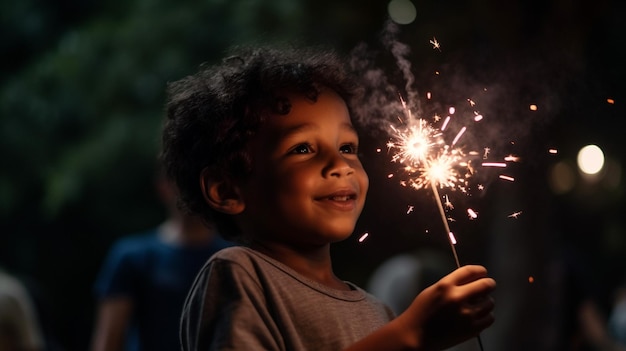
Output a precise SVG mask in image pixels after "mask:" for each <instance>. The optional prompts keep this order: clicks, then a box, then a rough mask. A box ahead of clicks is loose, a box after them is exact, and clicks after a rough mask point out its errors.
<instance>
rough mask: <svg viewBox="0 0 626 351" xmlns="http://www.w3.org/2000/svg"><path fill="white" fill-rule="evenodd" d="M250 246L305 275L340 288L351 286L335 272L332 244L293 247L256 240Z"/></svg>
mask: <svg viewBox="0 0 626 351" xmlns="http://www.w3.org/2000/svg"><path fill="white" fill-rule="evenodd" d="M250 248H252V249H254V250H256V251H259V252H261V253H263V254H265V255H267V256H269V257H271V258H273V259H275V260H276V261H279V262H281V263H282V264H284V265H286V266H288V267H289V268H291V269H293V270H294V271H296V272H298V273H300V274H302V275H303V276H305V277H307V278H309V279H311V280H313V281H316V282H318V283H320V284H323V285H326V286H329V287H331V288H334V289H338V290H350V287H349V286H348V285H347V284H346V283H345V282H343V281H342V280H340V279H339V278H337V276H335V273H334V272H333V267H332V260H331V256H330V244H326V245H323V246H320V247H316V248H307V249H300V248H293V247H288V246H284V245H278V244H275V243H266V242H254V243H252V244H251V245H250Z"/></svg>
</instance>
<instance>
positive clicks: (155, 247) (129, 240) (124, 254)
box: [91, 172, 232, 351]
mask: <svg viewBox="0 0 626 351" xmlns="http://www.w3.org/2000/svg"><path fill="white" fill-rule="evenodd" d="M157 178H158V179H157V182H156V183H157V184H156V187H157V191H158V194H159V196H160V198H161V200H162V201H163V203H164V204H165V205H166V206H167V210H168V214H169V217H168V218H167V220H166V221H165V222H163V223H162V224H160V225H159V226H157V227H156V228H153V229H150V230H147V231H146V232H143V233H137V234H134V235H130V236H127V237H123V238H121V239H118V241H116V242H115V243H114V244H113V246H112V247H111V249H110V251H109V253H108V255H107V257H106V259H105V260H104V263H103V265H102V267H101V270H100V273H99V275H98V277H97V279H96V282H95V293H96V297H97V299H98V301H97V302H98V307H97V313H96V320H95V327H94V333H93V338H92V345H91V346H92V350H93V351H105V350H127V351H131V350H132V351H138V350H150V351H158V350H168V351H170V350H178V349H180V342H179V338H178V330H179V322H180V316H181V311H182V307H183V303H184V301H185V298H186V296H187V292H188V290H189V288H190V287H191V285H192V283H193V280H194V278H195V276H196V274H197V273H198V271H199V270H200V268H201V267H202V266H203V265H204V263H205V262H206V261H207V259H208V258H209V257H210V256H211V255H212V254H213V253H215V252H217V251H218V250H220V249H222V248H225V247H228V246H231V245H232V244H231V243H230V242H228V241H225V240H224V239H222V238H221V237H220V236H219V235H217V233H216V232H215V229H214V228H213V227H212V226H211V225H210V224H207V223H206V222H204V221H203V220H202V219H201V218H200V217H197V216H192V215H189V214H187V213H185V212H184V211H182V210H180V209H178V207H177V205H176V203H177V197H178V192H177V191H176V186H175V185H174V183H173V182H171V181H170V180H169V179H167V178H166V176H165V175H164V172H162V174H159V175H158V177H157Z"/></svg>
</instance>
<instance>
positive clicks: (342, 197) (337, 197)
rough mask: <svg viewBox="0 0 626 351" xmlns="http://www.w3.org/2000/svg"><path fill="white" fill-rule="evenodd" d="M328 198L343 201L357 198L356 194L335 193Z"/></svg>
mask: <svg viewBox="0 0 626 351" xmlns="http://www.w3.org/2000/svg"><path fill="white" fill-rule="evenodd" d="M328 199H329V200H332V201H340V202H343V201H350V200H355V199H356V195H334V196H329V197H328Z"/></svg>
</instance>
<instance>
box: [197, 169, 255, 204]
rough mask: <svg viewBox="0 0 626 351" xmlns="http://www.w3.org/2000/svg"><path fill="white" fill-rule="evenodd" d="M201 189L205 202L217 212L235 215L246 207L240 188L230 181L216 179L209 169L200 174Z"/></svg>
mask: <svg viewBox="0 0 626 351" xmlns="http://www.w3.org/2000/svg"><path fill="white" fill-rule="evenodd" d="M200 188H201V189H202V195H203V196H204V200H205V201H206V202H207V203H208V204H209V206H211V207H212V208H214V209H215V210H217V211H220V212H223V213H226V214H233V215H234V214H239V213H241V212H243V210H244V208H245V207H246V206H245V203H244V201H243V199H242V198H241V196H240V191H239V188H238V187H237V186H236V185H235V184H233V183H232V182H231V181H229V180H225V179H216V178H215V177H213V176H212V175H211V172H210V171H209V169H208V168H205V169H203V170H202V173H201V174H200Z"/></svg>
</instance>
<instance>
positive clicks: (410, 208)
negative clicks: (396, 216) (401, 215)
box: [406, 205, 414, 214]
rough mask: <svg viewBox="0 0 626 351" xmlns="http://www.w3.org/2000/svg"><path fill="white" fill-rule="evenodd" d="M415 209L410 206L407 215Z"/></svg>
mask: <svg viewBox="0 0 626 351" xmlns="http://www.w3.org/2000/svg"><path fill="white" fill-rule="evenodd" d="M413 209H414V207H413V206H411V205H409V207H408V208H407V210H406V214H409V213H411V212H413Z"/></svg>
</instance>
